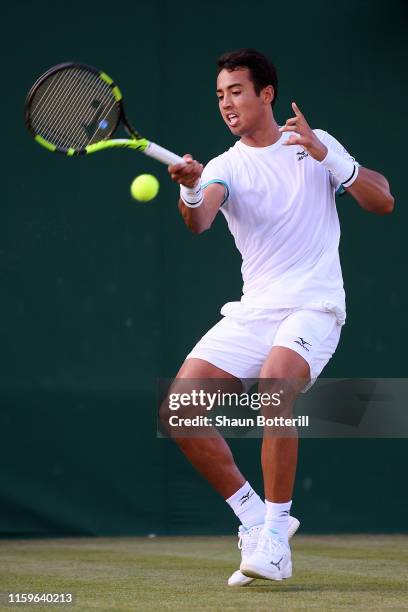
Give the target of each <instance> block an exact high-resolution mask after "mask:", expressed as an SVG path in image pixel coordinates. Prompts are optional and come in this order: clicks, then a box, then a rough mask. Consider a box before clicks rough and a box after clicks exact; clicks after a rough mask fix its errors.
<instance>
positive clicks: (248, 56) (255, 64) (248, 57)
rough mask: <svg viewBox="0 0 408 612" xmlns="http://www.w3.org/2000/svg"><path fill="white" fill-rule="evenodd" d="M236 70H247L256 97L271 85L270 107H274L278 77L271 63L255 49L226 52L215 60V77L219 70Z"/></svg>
mask: <svg viewBox="0 0 408 612" xmlns="http://www.w3.org/2000/svg"><path fill="white" fill-rule="evenodd" d="M237 68H248V70H249V73H250V75H251V81H252V82H253V84H254V87H255V93H256V95H257V96H259V94H260V92H261V89H263V88H264V87H267V86H268V85H272V87H273V91H274V96H273V100H272V102H271V105H272V106H274V104H275V102H276V98H277V97H278V75H277V73H276V68H275V66H274V65H273V64H272V62H271V61H270V60H269V59H268V58H267V57H266V56H265V55H264V54H263V53H261V52H260V51H257V50H256V49H237V51H228V52H227V53H224V54H223V55H221V57H219V58H218V60H217V75H219V73H220V72H221V70H224V69H226V70H236V69H237Z"/></svg>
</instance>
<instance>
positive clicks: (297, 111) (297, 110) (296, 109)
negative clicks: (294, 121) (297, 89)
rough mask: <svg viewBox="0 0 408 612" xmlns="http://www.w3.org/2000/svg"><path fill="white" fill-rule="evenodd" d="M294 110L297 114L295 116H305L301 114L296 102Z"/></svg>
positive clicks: (293, 106)
mask: <svg viewBox="0 0 408 612" xmlns="http://www.w3.org/2000/svg"><path fill="white" fill-rule="evenodd" d="M292 108H293V112H294V113H295V115H296V116H297V117H302V116H303V115H302V113H301V110H300V108H299V107H298V105H297V104H296V102H292Z"/></svg>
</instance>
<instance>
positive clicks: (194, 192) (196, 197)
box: [180, 180, 204, 208]
mask: <svg viewBox="0 0 408 612" xmlns="http://www.w3.org/2000/svg"><path fill="white" fill-rule="evenodd" d="M180 197H181V199H182V200H183V202H184V204H185V205H186V206H187V208H198V207H199V206H201V204H202V203H203V200H204V195H203V190H202V188H201V180H199V181H198V183H196V185H194V187H186V186H185V185H180Z"/></svg>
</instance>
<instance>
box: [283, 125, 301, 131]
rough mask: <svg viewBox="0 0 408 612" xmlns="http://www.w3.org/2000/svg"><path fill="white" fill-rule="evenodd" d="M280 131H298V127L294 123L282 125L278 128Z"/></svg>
mask: <svg viewBox="0 0 408 612" xmlns="http://www.w3.org/2000/svg"><path fill="white" fill-rule="evenodd" d="M279 131H280V132H299V128H298V127H297V126H296V125H283V126H282V127H281V128H279Z"/></svg>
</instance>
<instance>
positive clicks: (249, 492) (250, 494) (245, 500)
mask: <svg viewBox="0 0 408 612" xmlns="http://www.w3.org/2000/svg"><path fill="white" fill-rule="evenodd" d="M254 493H255V491H252V490H249V491H248V493H245V495H243V496H242V497H241V499H240V500H239V501H240V504H239V505H240V506H243V505H244V504H245V503H246V502H247V501H248V500H249V499H251V497H252V496H253V494H254Z"/></svg>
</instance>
